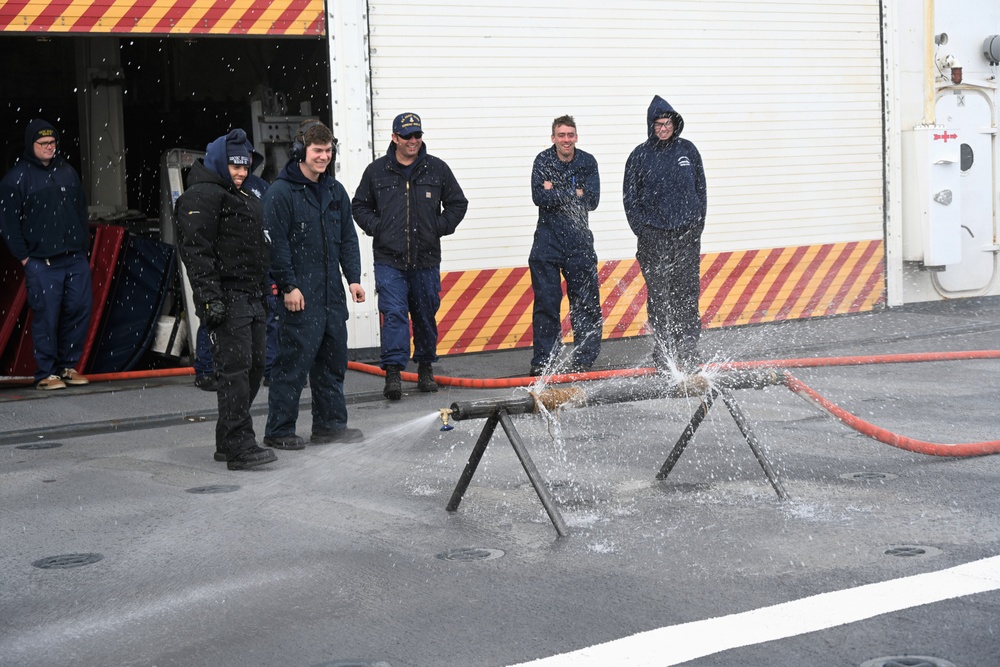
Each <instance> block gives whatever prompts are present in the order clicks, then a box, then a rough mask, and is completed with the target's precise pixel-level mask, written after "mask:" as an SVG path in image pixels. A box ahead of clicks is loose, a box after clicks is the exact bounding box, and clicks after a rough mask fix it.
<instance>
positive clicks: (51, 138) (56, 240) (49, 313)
mask: <svg viewBox="0 0 1000 667" xmlns="http://www.w3.org/2000/svg"><path fill="white" fill-rule="evenodd" d="M58 150H59V131H58V130H56V129H55V128H54V127H53V126H52V125H51V124H49V123H48V122H46V121H44V120H41V119H35V120H32V121H31V122H29V123H28V126H27V127H26V128H25V130H24V155H23V156H22V158H21V160H19V161H18V163H17V164H15V165H14V167H13V168H12V169H11V170H10V171H8V172H7V174H6V175H5V176H4V178H3V180H2V181H0V234H2V235H3V240H4V242H5V243H6V244H7V249H8V250H10V253H11V254H12V255H13V256H14V257H15V259H17V260H18V261H19V262H21V265H22V266H23V267H24V282H25V287H26V289H27V293H28V307H30V308H31V310H32V312H33V314H34V320H33V322H32V325H31V339H32V343H33V345H34V354H35V364H36V370H35V386H36V387H37V388H38V389H65V387H66V385H67V384H72V385H82V384H87V383H88V382H89V381H88V380H87V378H86V377H84V376H83V375H81V374H80V373H79V372H77V370H76V368H74V367H75V366H76V365H77V364H78V363H79V362H80V357H81V354H82V352H83V346H84V343H85V342H86V339H87V329H88V326H89V324H90V314H91V308H92V305H93V295H92V294H91V276H90V263H89V262H88V260H87V249H88V248H89V246H90V232H89V229H88V214H87V200H86V197H85V195H84V191H83V183H81V181H80V176H79V175H78V174H77V173H76V170H74V169H73V167H71V166H70V165H69V163H68V162H66V160H65V159H64V158H63V156H62V155H60V154H59V153H58Z"/></svg>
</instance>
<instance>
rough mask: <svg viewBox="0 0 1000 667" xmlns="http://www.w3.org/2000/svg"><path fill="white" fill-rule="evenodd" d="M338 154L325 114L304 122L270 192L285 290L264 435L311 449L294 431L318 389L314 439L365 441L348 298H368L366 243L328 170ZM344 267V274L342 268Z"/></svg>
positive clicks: (268, 211) (274, 258)
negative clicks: (355, 423)
mask: <svg viewBox="0 0 1000 667" xmlns="http://www.w3.org/2000/svg"><path fill="white" fill-rule="evenodd" d="M335 159H336V152H335V149H334V139H333V132H331V131H330V129H329V128H328V127H327V126H326V125H324V124H323V123H321V122H319V121H317V120H307V121H304V122H303V123H302V125H301V126H300V127H299V134H298V137H297V138H296V141H295V143H294V145H293V146H292V159H291V160H289V162H288V164H286V165H285V167H284V169H282V171H281V174H280V175H279V176H278V178H277V180H275V182H274V183H272V184H271V187H270V188H269V189H268V191H267V194H265V195H264V221H265V224H266V225H267V229H268V231H269V232H270V234H271V244H272V245H271V276H272V277H273V278H274V281H275V283H276V284H277V285H278V287H279V289H280V291H281V299H282V302H281V304H280V305H279V315H278V356H277V358H276V359H275V360H274V366H273V368H272V369H271V383H270V393H269V396H268V413H267V427H266V429H265V432H264V444H265V445H268V446H269V447H275V448H277V449H302V448H303V447H305V440H304V439H303V438H301V437H299V436H298V435H297V434H296V432H295V427H296V422H297V421H298V416H299V398H300V397H301V395H302V389H303V388H304V387H305V384H306V377H307V376H308V378H309V386H310V388H311V390H312V437H311V438H310V442H312V443H313V444H317V445H321V444H327V443H334V442H340V443H347V442H358V441H360V440H363V439H364V434H362V432H361V431H360V430H358V429H356V428H348V426H347V399H346V397H345V396H344V375H345V374H346V373H347V318H348V312H347V299H346V296H345V293H344V278H346V279H347V282H348V289H349V290H350V293H351V297H352V299H353V300H354V302H355V303H362V302H363V301H364V300H365V291H364V288H362V287H361V252H360V246H359V244H358V235H357V232H356V231H355V229H354V222H353V220H352V219H351V200H350V197H348V195H347V191H346V190H345V189H344V186H343V185H341V184H340V182H339V181H337V180H336V179H334V178H333V177H332V176H330V175H329V174H327V167H329V166H330V165H331V164H333V162H334V160H335ZM341 271H343V277H344V278H342V277H341Z"/></svg>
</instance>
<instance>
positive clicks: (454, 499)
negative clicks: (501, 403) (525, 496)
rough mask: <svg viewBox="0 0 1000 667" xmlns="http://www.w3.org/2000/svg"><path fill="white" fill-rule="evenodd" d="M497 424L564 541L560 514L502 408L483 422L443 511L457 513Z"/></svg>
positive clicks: (562, 521)
mask: <svg viewBox="0 0 1000 667" xmlns="http://www.w3.org/2000/svg"><path fill="white" fill-rule="evenodd" d="M498 423H499V424H500V425H501V426H502V427H503V430H504V433H506V434H507V439H508V440H510V444H511V446H512V447H514V452H515V453H516V454H517V458H518V459H519V460H520V461H521V466H522V467H523V468H524V472H526V473H527V474H528V479H529V480H531V485H532V486H533V487H534V488H535V493H537V494H538V498H539V500H541V501H542V506H543V507H545V511H546V512H548V515H549V519H550V520H551V521H552V525H553V526H555V529H556V532H557V533H558V534H559V537H566V536H567V535H569V528H568V527H567V526H566V522H565V521H564V520H563V518H562V514H560V513H559V509H558V508H557V507H556V504H555V501H554V500H553V499H552V495H551V494H550V493H549V490H548V488H546V486H545V482H544V480H542V476H541V475H540V474H539V473H538V468H537V467H535V462H534V461H532V460H531V457H530V456H529V455H528V449H527V447H525V446H524V441H523V440H522V439H521V434H520V433H518V432H517V429H516V428H514V422H513V421H512V420H511V418H510V414H509V413H508V412H507V411H506V410H505V409H503V408H497V409H496V411H494V412H493V414H492V415H490V417H489V419H487V420H486V425H485V426H484V427H483V431H482V433H480V434H479V440H477V441H476V446H475V447H474V448H473V449H472V454H470V455H469V462H468V463H466V464H465V469H464V470H463V471H462V476H461V477H460V478H459V480H458V485H457V486H456V487H455V491H454V492H452V494H451V500H450V501H449V502H448V505H447V507H445V509H446V510H447V511H449V512H454V511H456V510H457V509H458V506H459V504H460V503H461V502H462V497H463V496H464V495H465V492H466V491H467V490H468V488H469V484H470V483H472V476H473V475H475V474H476V468H477V467H478V466H479V461H480V460H481V459H482V458H483V454H484V453H485V452H486V446H487V445H488V444H489V442H490V438H492V437H493V432H494V431H495V430H496V427H497V424H498Z"/></svg>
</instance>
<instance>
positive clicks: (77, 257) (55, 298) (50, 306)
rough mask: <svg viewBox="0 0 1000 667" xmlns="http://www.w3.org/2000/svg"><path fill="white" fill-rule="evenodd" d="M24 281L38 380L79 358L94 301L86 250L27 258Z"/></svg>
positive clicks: (71, 364) (70, 366) (36, 378)
mask: <svg viewBox="0 0 1000 667" xmlns="http://www.w3.org/2000/svg"><path fill="white" fill-rule="evenodd" d="M24 283H25V287H26V289H27V292H28V307H29V308H31V310H32V312H33V313H34V318H33V320H32V323H31V341H32V343H33V344H34V349H35V364H36V365H37V368H36V370H35V382H38V381H39V380H44V379H45V378H47V377H48V376H50V375H60V374H62V371H63V370H64V369H66V368H74V367H75V366H76V365H77V363H79V361H80V355H81V354H82V353H83V346H84V344H85V343H86V340H87V329H88V328H89V326H90V313H91V310H92V306H93V303H94V296H93V294H92V292H91V279H90V264H89V263H88V262H87V253H85V252H82V251H81V252H75V253H67V254H64V255H57V256H56V257H49V258H48V259H37V258H34V257H32V258H29V259H28V263H27V264H25V265H24Z"/></svg>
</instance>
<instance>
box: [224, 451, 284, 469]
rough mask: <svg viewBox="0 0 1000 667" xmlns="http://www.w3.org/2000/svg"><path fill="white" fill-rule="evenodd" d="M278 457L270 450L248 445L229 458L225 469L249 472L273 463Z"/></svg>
mask: <svg viewBox="0 0 1000 667" xmlns="http://www.w3.org/2000/svg"><path fill="white" fill-rule="evenodd" d="M277 460H278V457H277V456H275V455H274V452H272V451H271V450H270V449H264V448H262V447H258V446H257V445H250V446H249V447H247V448H246V449H243V450H241V451H239V452H237V453H235V454H232V455H231V456H230V457H229V460H228V461H227V462H226V467H227V468H229V469H230V470H249V469H250V468H256V467H257V466H262V465H264V464H265V463H274V462H275V461H277Z"/></svg>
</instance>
